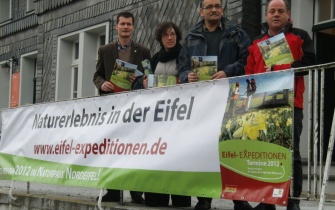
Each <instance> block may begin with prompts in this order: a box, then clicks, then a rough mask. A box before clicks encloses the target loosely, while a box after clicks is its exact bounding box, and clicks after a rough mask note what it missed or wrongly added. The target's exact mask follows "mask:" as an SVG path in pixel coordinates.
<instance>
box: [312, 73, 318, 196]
mask: <svg viewBox="0 0 335 210" xmlns="http://www.w3.org/2000/svg"><path fill="white" fill-rule="evenodd" d="M318 80H319V72H318V71H317V69H316V70H315V71H314V100H313V108H314V109H313V116H314V117H313V121H314V123H313V130H314V141H313V145H314V146H313V166H314V167H313V196H314V197H313V198H314V199H316V195H317V191H318V189H317V188H318V185H317V179H318V176H317V168H318V141H319V117H318V110H319V104H318V99H319V87H318V86H317V84H318Z"/></svg>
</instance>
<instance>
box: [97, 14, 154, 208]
mask: <svg viewBox="0 0 335 210" xmlns="http://www.w3.org/2000/svg"><path fill="white" fill-rule="evenodd" d="M116 30H117V31H118V40H117V41H116V42H114V43H110V44H107V45H104V46H101V47H100V48H99V58H98V62H97V66H96V72H95V73H94V76H93V82H94V84H95V86H96V87H97V89H98V90H99V94H100V95H102V94H109V93H113V92H115V90H114V86H113V85H112V83H111V82H110V77H111V75H112V72H113V68H114V65H115V61H116V59H120V60H122V61H125V62H128V63H132V64H135V65H137V66H138V69H139V70H141V71H142V72H143V67H142V65H141V62H142V61H143V60H145V59H150V51H149V49H147V48H145V47H143V46H141V45H139V44H137V43H135V42H134V41H132V39H131V36H132V34H133V32H134V16H133V14H131V13H130V12H121V13H120V14H118V16H117V24H116ZM135 80H136V77H135V76H132V77H131V78H130V82H134V81H135ZM130 194H131V198H132V201H133V202H134V203H139V204H143V203H144V199H143V198H142V194H143V193H142V192H135V191H130ZM102 201H103V202H117V201H120V190H113V189H107V193H106V194H105V195H104V196H103V197H102Z"/></svg>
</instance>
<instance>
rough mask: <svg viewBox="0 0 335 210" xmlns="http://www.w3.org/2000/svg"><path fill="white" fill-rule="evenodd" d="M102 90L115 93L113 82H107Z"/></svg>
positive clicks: (102, 86)
mask: <svg viewBox="0 0 335 210" xmlns="http://www.w3.org/2000/svg"><path fill="white" fill-rule="evenodd" d="M101 90H102V91H104V92H114V86H113V85H112V83H111V82H109V81H105V82H104V83H102V85H101Z"/></svg>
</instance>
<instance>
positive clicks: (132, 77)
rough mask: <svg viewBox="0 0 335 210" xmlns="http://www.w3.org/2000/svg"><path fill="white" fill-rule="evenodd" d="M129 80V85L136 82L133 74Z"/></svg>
mask: <svg viewBox="0 0 335 210" xmlns="http://www.w3.org/2000/svg"><path fill="white" fill-rule="evenodd" d="M129 80H130V82H131V83H133V82H134V81H135V80H136V76H135V74H133V75H131V76H130V78H129Z"/></svg>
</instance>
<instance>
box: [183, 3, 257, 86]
mask: <svg viewBox="0 0 335 210" xmlns="http://www.w3.org/2000/svg"><path fill="white" fill-rule="evenodd" d="M221 2H222V1H220V0H202V1H201V6H200V7H201V8H200V15H201V16H202V17H203V20H201V21H200V22H198V23H197V24H196V26H195V28H194V29H193V30H191V31H190V32H189V34H188V35H187V37H186V39H185V41H184V44H183V48H182V50H181V53H180V56H179V79H180V81H181V82H183V83H185V82H197V81H198V79H199V78H198V76H197V75H196V74H195V73H193V72H191V66H192V65H191V57H192V56H217V57H218V61H217V62H218V63H217V64H218V65H217V67H218V71H217V73H216V74H214V75H213V77H212V79H220V78H226V77H233V76H240V75H243V74H244V70H243V69H244V66H245V64H246V59H247V56H248V47H249V45H250V44H251V42H250V39H249V37H248V36H247V34H246V33H245V32H244V31H243V30H242V29H241V28H239V27H238V26H236V25H235V24H233V23H232V22H230V21H229V20H227V19H226V18H224V17H222V15H223V12H224V10H223V8H222V4H221Z"/></svg>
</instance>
